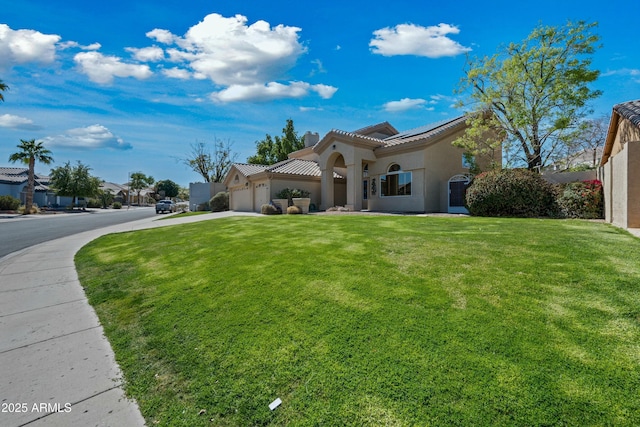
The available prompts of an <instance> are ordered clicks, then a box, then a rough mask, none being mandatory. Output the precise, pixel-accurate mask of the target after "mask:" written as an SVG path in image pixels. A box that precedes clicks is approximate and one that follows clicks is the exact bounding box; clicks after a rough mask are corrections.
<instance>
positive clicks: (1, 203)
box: [0, 195, 20, 211]
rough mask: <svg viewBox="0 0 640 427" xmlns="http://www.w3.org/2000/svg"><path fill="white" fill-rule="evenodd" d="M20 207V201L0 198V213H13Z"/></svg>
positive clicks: (6, 197) (11, 197)
mask: <svg viewBox="0 0 640 427" xmlns="http://www.w3.org/2000/svg"><path fill="white" fill-rule="evenodd" d="M19 207H20V199H16V198H15V197H13V196H9V195H6V196H0V211H15V210H17V209H18V208H19Z"/></svg>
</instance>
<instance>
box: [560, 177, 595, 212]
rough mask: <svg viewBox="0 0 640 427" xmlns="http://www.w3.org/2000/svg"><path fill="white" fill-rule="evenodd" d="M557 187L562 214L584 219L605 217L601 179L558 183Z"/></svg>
mask: <svg viewBox="0 0 640 427" xmlns="http://www.w3.org/2000/svg"><path fill="white" fill-rule="evenodd" d="M556 189H557V200H558V205H559V207H560V211H561V213H562V216H564V217H567V218H584V219H596V218H603V217H604V193H603V192H602V183H601V182H600V181H598V180H593V181H582V182H570V183H568V184H558V186H557V187H556Z"/></svg>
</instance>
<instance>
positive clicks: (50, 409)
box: [0, 212, 257, 427]
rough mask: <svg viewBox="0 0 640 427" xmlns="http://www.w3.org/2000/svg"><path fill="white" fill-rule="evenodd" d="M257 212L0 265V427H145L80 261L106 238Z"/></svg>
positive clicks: (71, 243)
mask: <svg viewBox="0 0 640 427" xmlns="http://www.w3.org/2000/svg"><path fill="white" fill-rule="evenodd" d="M234 215H252V216H253V215H257V214H251V213H247V214H245V213H235V212H221V213H213V214H204V215H196V216H189V217H183V218H181V217H179V216H177V217H176V218H175V219H174V218H171V219H167V220H164V221H156V219H157V218H155V217H153V218H148V219H143V220H139V221H135V222H130V223H126V224H120V225H116V226H111V227H106V228H102V229H99V230H94V231H89V232H84V233H80V234H76V235H73V236H70V237H66V238H63V239H58V240H53V241H50V242H46V243H42V244H39V245H36V246H32V247H30V248H28V249H25V250H22V251H19V252H14V253H13V254H10V255H7V256H6V257H4V258H2V259H0V378H1V380H0V405H2V406H1V408H0V425H1V426H7V427H9V426H24V425H29V426H127V427H128V426H143V425H144V419H143V418H142V416H141V415H140V411H139V409H138V406H137V404H136V403H135V402H133V401H130V400H128V399H126V397H125V396H124V392H123V389H122V377H121V372H120V369H119V367H118V365H117V363H116V362H115V358H114V354H113V351H112V349H111V346H110V344H109V342H108V341H107V339H106V338H105V337H104V333H103V330H102V326H101V325H100V322H99V320H98V318H97V316H96V314H95V312H94V310H93V308H92V307H91V306H90V305H89V303H88V301H87V299H86V297H85V294H84V290H83V289H82V286H81V285H80V282H79V281H78V276H77V274H76V270H75V266H74V262H73V258H74V256H75V254H76V252H77V251H78V250H79V249H80V248H82V247H83V246H84V245H86V244H87V243H89V242H90V241H92V240H94V239H95V238H97V237H99V236H102V235H104V234H109V233H116V232H124V231H134V230H142V229H148V228H155V227H162V226H169V225H176V224H185V223H191V222H198V221H203V220H208V219H215V218H222V217H228V216H234Z"/></svg>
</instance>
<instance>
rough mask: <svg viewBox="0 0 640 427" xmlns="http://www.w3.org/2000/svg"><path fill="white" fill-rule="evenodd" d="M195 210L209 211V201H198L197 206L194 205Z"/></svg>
mask: <svg viewBox="0 0 640 427" xmlns="http://www.w3.org/2000/svg"><path fill="white" fill-rule="evenodd" d="M196 210H197V211H210V210H211V207H210V206H209V202H204V203H200V204H199V205H198V206H197V207H196Z"/></svg>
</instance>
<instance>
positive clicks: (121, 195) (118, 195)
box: [100, 181, 129, 204]
mask: <svg viewBox="0 0 640 427" xmlns="http://www.w3.org/2000/svg"><path fill="white" fill-rule="evenodd" d="M100 189H101V190H102V191H108V192H110V193H111V194H112V195H113V201H114V202H119V203H123V204H126V203H127V193H128V191H129V189H128V188H127V186H126V185H120V184H116V183H115V182H106V181H104V182H103V183H102V184H100Z"/></svg>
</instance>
